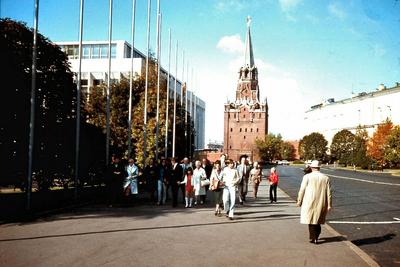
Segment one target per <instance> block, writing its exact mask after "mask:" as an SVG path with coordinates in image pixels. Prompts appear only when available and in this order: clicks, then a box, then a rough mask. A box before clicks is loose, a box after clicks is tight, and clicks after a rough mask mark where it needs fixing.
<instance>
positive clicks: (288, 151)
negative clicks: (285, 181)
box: [280, 141, 296, 160]
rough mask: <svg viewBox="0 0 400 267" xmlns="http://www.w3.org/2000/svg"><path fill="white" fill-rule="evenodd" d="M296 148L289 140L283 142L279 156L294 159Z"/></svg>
mask: <svg viewBox="0 0 400 267" xmlns="http://www.w3.org/2000/svg"><path fill="white" fill-rule="evenodd" d="M295 153H296V148H295V147H294V146H293V145H292V144H291V143H290V142H287V141H285V142H283V143H282V146H281V152H280V154H281V157H282V159H287V160H294V158H295Z"/></svg>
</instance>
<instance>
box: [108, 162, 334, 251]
mask: <svg viewBox="0 0 400 267" xmlns="http://www.w3.org/2000/svg"><path fill="white" fill-rule="evenodd" d="M304 172H305V175H304V177H303V180H302V183H301V187H300V190H299V193H298V198H297V205H298V206H300V207H301V216H300V223H301V224H307V225H308V228H309V238H310V242H312V243H315V244H317V243H318V238H319V236H320V234H321V224H324V223H325V218H326V215H327V212H328V211H329V210H331V207H332V195H331V188H330V180H329V177H328V176H326V175H324V174H322V173H321V172H320V165H319V162H318V161H316V160H314V161H312V162H311V165H310V166H308V168H306V169H305V170H304ZM139 177H140V171H139V168H138V167H137V165H136V164H135V160H134V159H129V160H128V164H127V166H126V167H125V166H124V165H123V164H122V163H121V160H120V158H119V157H118V156H115V155H114V156H113V157H112V163H111V164H110V165H109V168H108V170H107V175H106V178H107V179H106V183H107V185H108V192H109V198H108V200H109V204H110V206H112V205H115V204H117V203H121V201H122V196H123V195H125V198H131V199H133V200H135V197H136V195H137V194H138V193H139V184H140V183H143V184H145V185H146V190H147V193H148V194H149V199H150V201H152V202H154V203H156V205H164V204H165V203H166V202H167V201H168V200H169V198H172V202H171V203H172V207H177V206H178V194H179V191H181V194H182V196H183V199H184V205H185V208H192V207H194V206H198V205H204V203H205V202H206V197H207V191H208V190H211V191H212V192H213V195H214V201H215V211H214V214H215V216H222V214H225V216H226V217H227V218H229V219H230V220H233V219H234V212H235V204H236V197H238V200H239V204H240V205H244V202H246V196H247V191H248V190H247V189H248V185H249V184H252V187H253V197H254V199H257V197H258V195H257V193H258V187H259V185H260V183H261V182H262V179H263V171H262V168H261V166H260V164H259V163H258V162H254V163H253V164H251V163H250V162H249V161H248V160H247V158H246V157H242V158H241V159H240V162H235V161H233V160H231V159H226V156H225V155H222V156H221V158H220V160H217V161H215V162H214V164H211V163H210V162H209V161H208V160H207V159H203V160H202V161H200V160H196V161H195V162H194V165H193V164H192V163H191V162H190V161H189V159H188V158H187V157H186V158H184V159H183V160H182V161H181V162H179V161H178V159H177V158H172V159H171V160H169V159H166V158H162V159H161V160H160V162H159V163H157V162H156V161H155V160H154V159H150V160H149V162H148V164H147V165H146V167H145V168H144V170H143V175H142V177H144V181H139ZM267 182H268V184H269V200H270V203H274V202H275V203H276V202H277V187H278V183H279V175H278V173H277V170H276V168H275V167H272V168H271V170H270V174H269V176H268V178H267ZM121 185H122V186H121ZM122 192H123V193H124V194H121V193H122Z"/></svg>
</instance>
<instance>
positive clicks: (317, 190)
mask: <svg viewBox="0 0 400 267" xmlns="http://www.w3.org/2000/svg"><path fill="white" fill-rule="evenodd" d="M310 167H311V170H312V172H311V173H308V174H306V175H304V177H303V181H302V182H301V186H300V190H299V194H298V197H297V205H298V206H299V207H301V216H300V223H302V224H308V229H309V232H310V242H312V243H315V244H317V243H318V237H319V235H320V234H321V224H324V223H325V218H326V214H327V213H328V211H329V210H331V208H332V193H331V184H330V179H329V177H328V176H326V175H325V174H323V173H321V172H320V171H319V170H320V165H319V162H318V160H313V161H312V162H311V165H310Z"/></svg>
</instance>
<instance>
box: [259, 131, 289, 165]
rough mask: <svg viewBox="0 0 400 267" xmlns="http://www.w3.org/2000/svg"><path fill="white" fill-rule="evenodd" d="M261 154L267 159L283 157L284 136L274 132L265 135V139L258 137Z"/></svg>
mask: <svg viewBox="0 0 400 267" xmlns="http://www.w3.org/2000/svg"><path fill="white" fill-rule="evenodd" d="M255 143H256V146H257V149H258V153H259V156H260V157H261V158H262V159H263V160H265V161H269V162H270V161H272V160H275V159H279V158H281V154H280V153H281V149H282V143H283V141H282V136H281V135H280V134H277V135H274V134H272V133H270V134H268V135H266V136H265V138H264V140H262V139H256V141H255Z"/></svg>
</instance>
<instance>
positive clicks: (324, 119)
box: [304, 83, 400, 145]
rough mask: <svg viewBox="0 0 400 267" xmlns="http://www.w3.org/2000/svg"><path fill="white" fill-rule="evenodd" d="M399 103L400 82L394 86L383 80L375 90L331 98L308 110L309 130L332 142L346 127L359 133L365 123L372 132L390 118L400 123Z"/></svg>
mask: <svg viewBox="0 0 400 267" xmlns="http://www.w3.org/2000/svg"><path fill="white" fill-rule="evenodd" d="M399 103H400V83H396V84H395V86H393V87H390V88H387V87H386V86H385V85H383V84H381V85H379V87H378V88H377V89H376V90H374V91H372V92H369V93H366V92H363V93H359V94H357V95H354V96H353V97H351V98H347V99H343V100H340V101H335V100H334V99H333V98H330V99H328V100H326V101H324V102H323V103H320V104H318V105H315V106H312V107H311V109H310V110H308V111H306V112H305V117H304V122H305V125H304V127H305V129H306V131H307V132H306V134H310V133H312V132H319V133H321V134H323V135H324V137H325V139H326V140H327V141H328V143H329V145H330V144H331V142H332V138H333V136H334V135H335V134H336V133H337V132H339V131H341V130H343V129H347V130H349V131H351V132H352V133H355V131H356V129H357V127H358V126H361V127H362V128H364V129H366V130H367V132H368V134H369V135H370V136H372V134H373V132H374V130H375V129H376V127H377V126H378V125H379V124H381V123H382V122H383V121H385V120H386V119H387V118H389V119H390V120H391V121H392V122H393V124H395V125H399V124H400V104H399Z"/></svg>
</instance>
